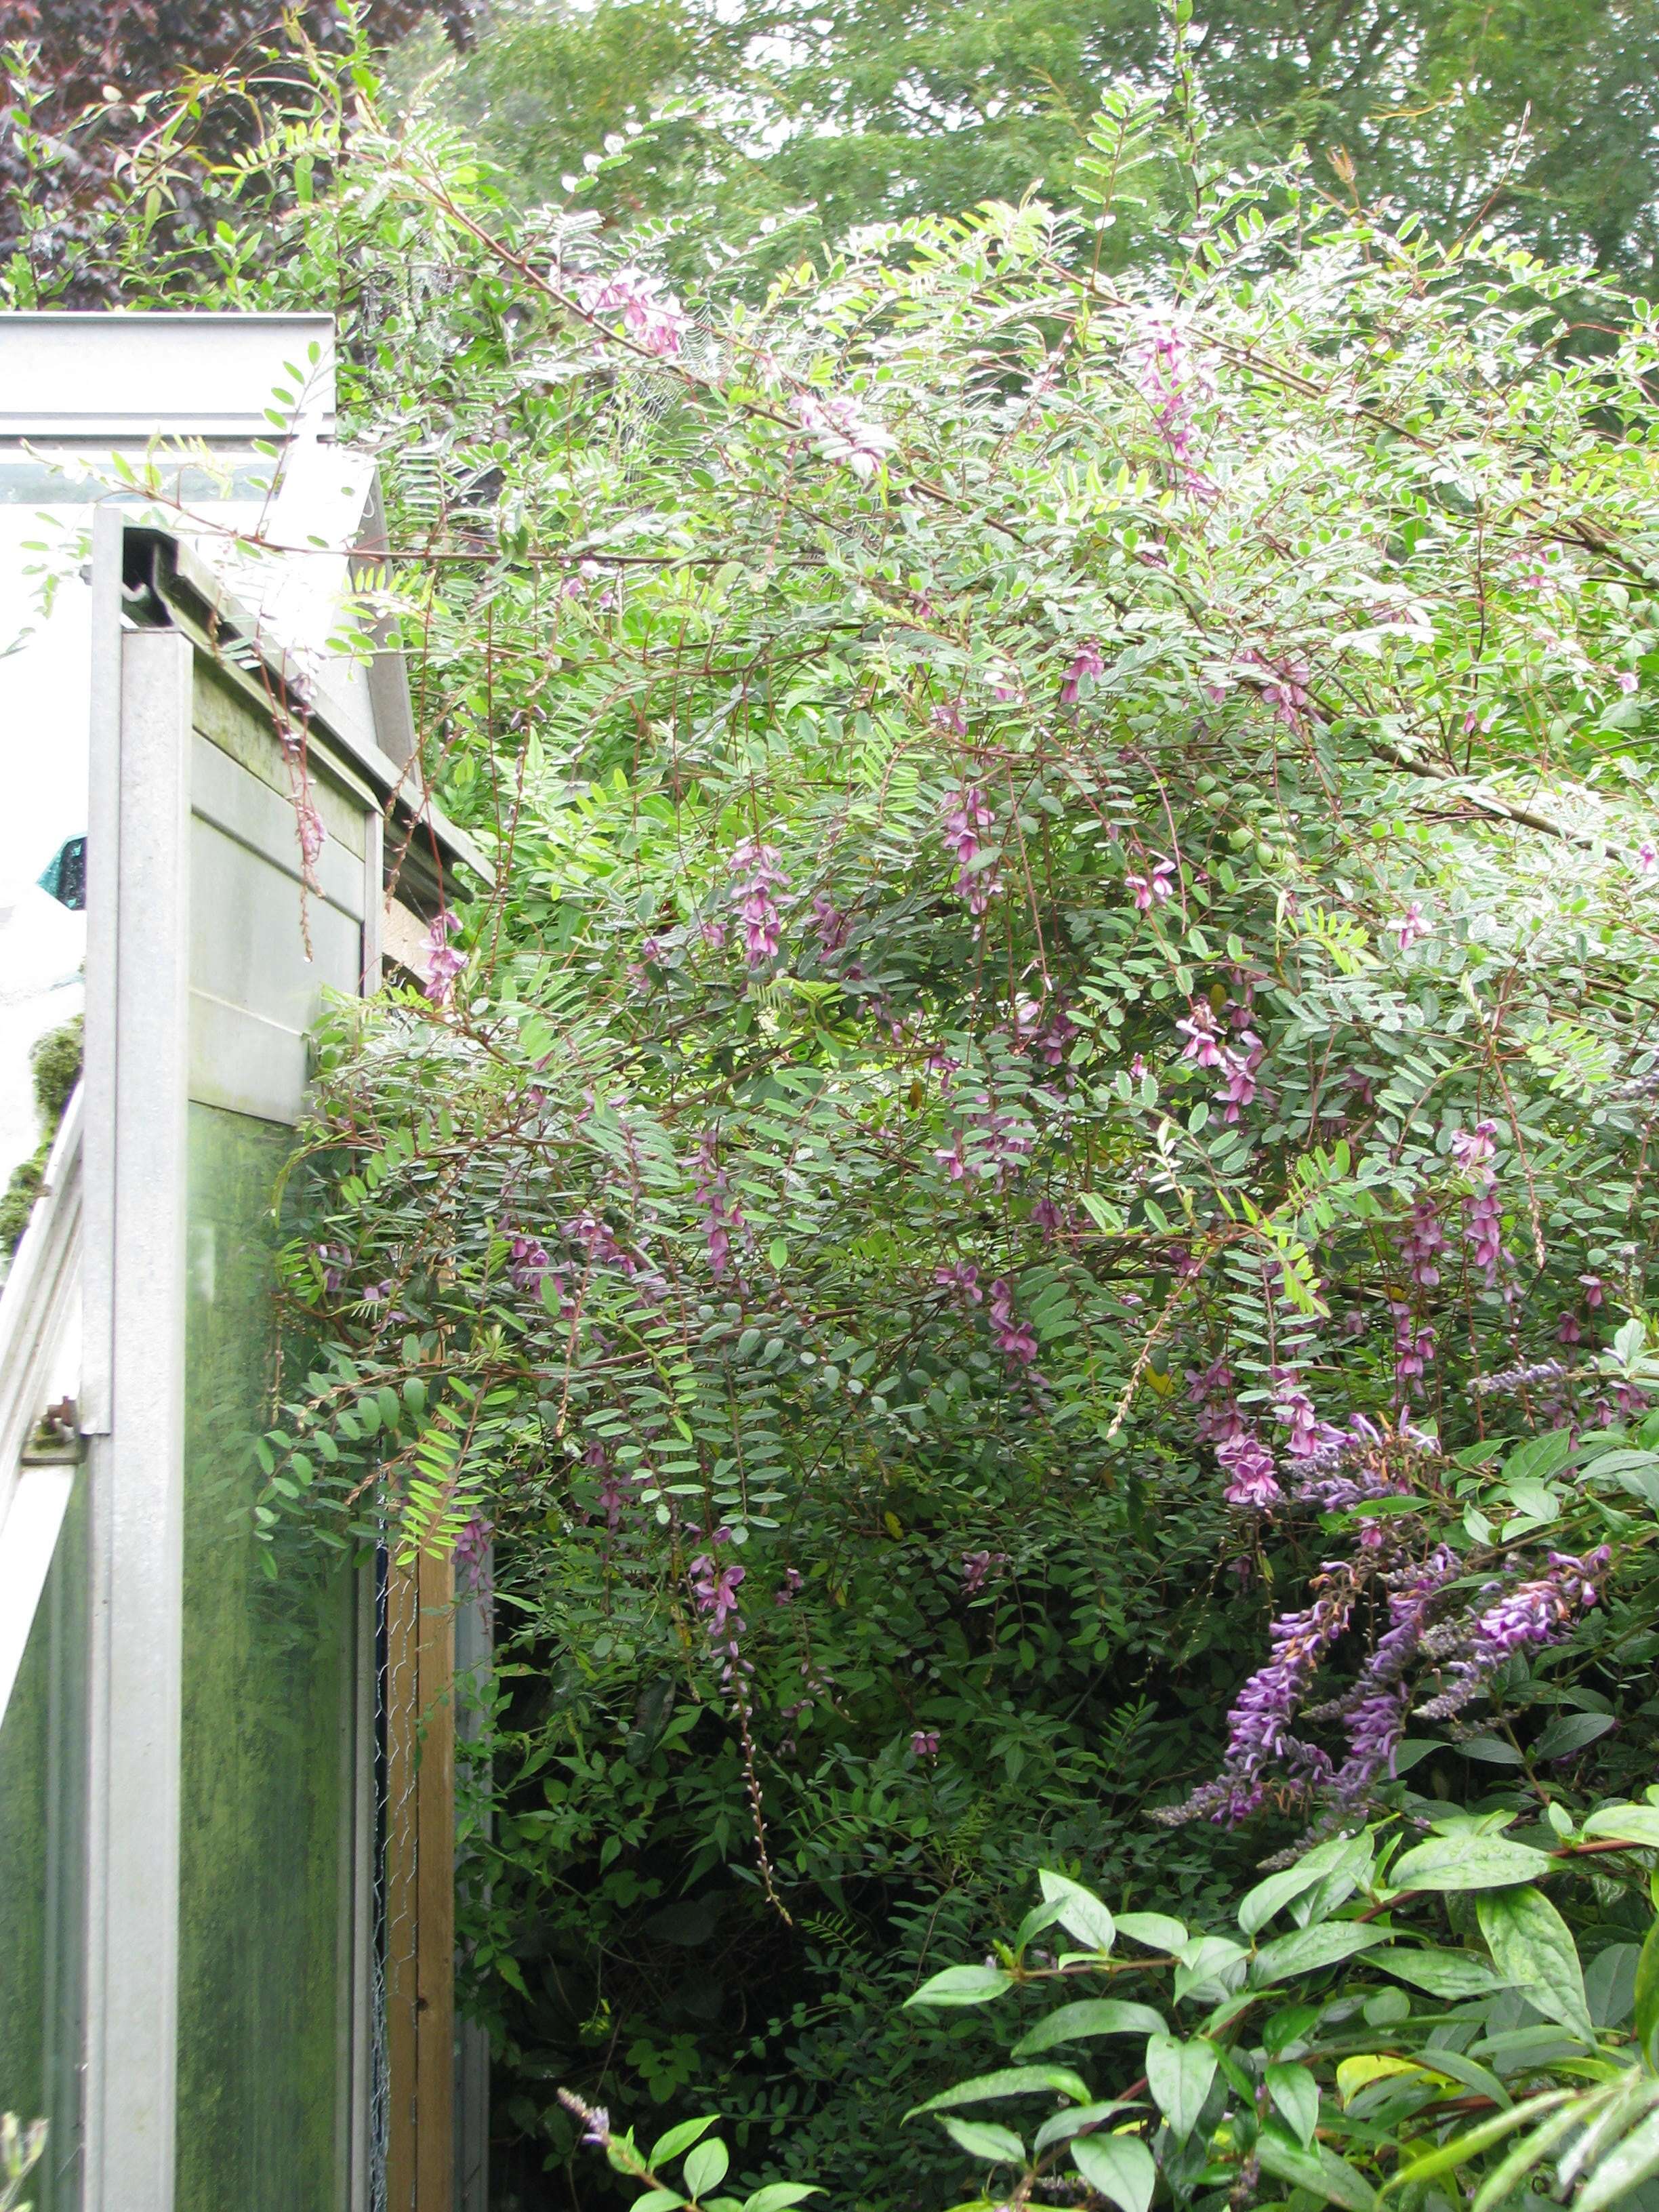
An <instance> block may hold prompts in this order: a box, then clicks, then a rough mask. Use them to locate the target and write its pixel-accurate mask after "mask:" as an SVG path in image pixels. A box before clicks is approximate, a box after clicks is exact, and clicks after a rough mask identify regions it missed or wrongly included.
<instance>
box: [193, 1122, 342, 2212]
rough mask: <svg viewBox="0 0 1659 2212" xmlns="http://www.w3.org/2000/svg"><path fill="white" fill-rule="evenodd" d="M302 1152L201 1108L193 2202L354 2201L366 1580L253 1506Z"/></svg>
mask: <svg viewBox="0 0 1659 2212" xmlns="http://www.w3.org/2000/svg"><path fill="white" fill-rule="evenodd" d="M293 1143H294V1138H293V1133H292V1132H291V1131H290V1130H288V1129H286V1128H283V1127H280V1126H277V1125H276V1124H273V1123H271V1122H268V1121H256V1120H253V1119H252V1118H250V1117H249V1116H247V1115H240V1114H232V1113H228V1112H225V1111H223V1110H222V1109H219V1108H217V1107H211V1106H204V1105H197V1104H193V1105H192V1106H191V1109H190V1187H189V1262H188V1265H189V1280H188V1285H187V1294H186V1295H187V1307H186V1324H185V1400H186V1402H185V1563H184V1566H185V1590H184V1717H183V1747H182V1748H183V1776H182V1821H181V1836H180V1869H179V2132H178V2193H177V2204H178V2208H179V2212H225V2208H226V2207H228V2206H232V2205H234V2206H235V2207H236V2212H328V2208H333V2207H337V2206H339V2205H340V2204H342V2203H343V2197H344V2191H345V2158H346V2134H345V2124H346V2097H347V2084H348V2081H349V2063H348V2059H349V2052H348V2038H349V1989H350V1966H349V1954H350V1917H349V1896H350V1864H349V1859H350V1848H349V1838H350V1835H351V1829H352V1820H351V1808H350V1802H349V1793H350V1788H351V1780H350V1777H351V1771H352V1760H351V1741H350V1716H351V1708H352V1699H351V1650H352V1634H351V1628H352V1589H353V1584H352V1581H351V1577H350V1576H349V1573H348V1571H346V1570H345V1568H344V1567H343V1565H341V1564H339V1563H337V1561H336V1560H335V1559H333V1557H332V1555H331V1554H329V1553H325V1552H324V1551H323V1550H322V1549H321V1548H320V1547H319V1546H318V1545H316V1544H315V1542H314V1541H310V1540H308V1539H307V1537H306V1536H305V1534H303V1531H302V1530H301V1529H300V1528H297V1527H295V1526H294V1525H293V1524H280V1523H279V1524H276V1526H275V1528H274V1531H273V1541H271V1542H270V1543H269V1544H266V1543H262V1542H260V1541H258V1537H257V1536H256V1534H255V1529H254V1525H253V1521H252V1506H253V1503H254V1500H255V1497H256V1495H257V1492H258V1486H259V1481H260V1477H259V1474H258V1467H257V1463H256V1462H255V1461H254V1459H253V1456H252V1437H253V1436H254V1434H255V1433H256V1432H257V1431H259V1430H260V1429H261V1428H263V1427H264V1426H265V1425H267V1420H268V1402H269V1393H270V1387H271V1383H272V1378H273V1374H274V1368H275V1360H276V1328H275V1322H274V1306H273V1291H274V1281H275V1278H274V1256H275V1249H276V1242H277V1237H276V1229H275V1226H274V1225H273V1223H272V1219H271V1204H272V1198H273V1194H274V1192H275V1190H276V1185H277V1181H278V1177H279V1176H280V1173H281V1170H282V1169H283V1164H284V1162H285V1160H286V1159H287V1158H288V1156H289V1153H290V1152H291V1151H292V1148H293ZM268 1570H274V1572H272V1571H268Z"/></svg>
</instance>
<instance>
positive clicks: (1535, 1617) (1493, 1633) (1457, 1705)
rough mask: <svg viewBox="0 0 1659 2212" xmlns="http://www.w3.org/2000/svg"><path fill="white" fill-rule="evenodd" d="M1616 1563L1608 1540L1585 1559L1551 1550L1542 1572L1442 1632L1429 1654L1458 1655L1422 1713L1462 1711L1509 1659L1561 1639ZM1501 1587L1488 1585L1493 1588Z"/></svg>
mask: <svg viewBox="0 0 1659 2212" xmlns="http://www.w3.org/2000/svg"><path fill="white" fill-rule="evenodd" d="M1612 1564H1613V1553H1612V1552H1611V1550H1610V1549H1609V1548H1608V1547H1607V1545H1605V1544H1601V1545H1598V1546H1597V1547H1596V1548H1595V1550H1594V1551H1593V1552H1589V1553H1585V1555H1584V1556H1583V1558H1582V1559H1578V1558H1575V1557H1574V1556H1573V1554H1572V1553H1568V1552H1552V1553H1550V1554H1549V1562H1548V1565H1547V1570H1546V1571H1545V1572H1544V1573H1543V1574H1541V1575H1540V1576H1537V1577H1534V1579H1533V1580H1532V1581H1530V1582H1523V1583H1516V1586H1515V1588H1514V1589H1511V1590H1508V1591H1506V1592H1505V1593H1504V1595H1503V1596H1501V1597H1500V1598H1498V1600H1497V1601H1496V1602H1495V1603H1493V1604H1492V1605H1489V1606H1487V1607H1486V1609H1485V1610H1484V1611H1483V1612H1482V1613H1480V1614H1478V1615H1477V1616H1476V1618H1475V1619H1474V1621H1473V1622H1466V1623H1464V1624H1463V1625H1462V1626H1461V1627H1459V1626H1453V1627H1451V1628H1449V1629H1446V1630H1441V1631H1439V1632H1437V1641H1436V1643H1435V1647H1434V1650H1432V1652H1431V1654H1430V1656H1432V1657H1435V1658H1444V1657H1449V1656H1452V1657H1453V1663H1452V1666H1451V1668H1450V1674H1451V1679H1450V1680H1449V1683H1448V1685H1447V1686H1446V1687H1445V1688H1444V1689H1443V1691H1441V1692H1440V1693H1439V1694H1438V1696H1437V1697H1433V1698H1431V1699H1429V1700H1428V1702H1427V1703H1426V1704H1425V1705H1419V1707H1418V1708H1417V1711H1418V1712H1419V1716H1420V1717H1422V1718H1423V1719H1425V1720H1444V1719H1446V1718H1447V1717H1449V1715H1451V1714H1453V1713H1456V1712H1461V1711H1462V1709H1463V1707H1464V1706H1465V1705H1468V1703H1469V1701H1470V1699H1473V1698H1474V1697H1475V1696H1476V1695H1477V1694H1478V1693H1479V1692H1480V1689H1481V1688H1482V1687H1483V1686H1484V1685H1485V1684H1486V1681H1487V1680H1488V1679H1489V1677H1490V1676H1492V1674H1495V1673H1496V1672H1497V1670H1498V1668H1499V1667H1501V1666H1502V1665H1503V1664H1504V1661H1505V1660H1507V1659H1513V1658H1514V1657H1515V1656H1516V1654H1517V1653H1519V1652H1522V1651H1535V1650H1541V1649H1542V1648H1543V1647H1544V1646H1545V1645H1546V1644H1559V1642H1560V1640H1561V1638H1563V1637H1564V1636H1565V1634H1566V1632H1567V1631H1568V1629H1569V1628H1570V1627H1571V1626H1572V1624H1573V1622H1574V1621H1575V1620H1577V1618H1578V1617H1579V1615H1580V1614H1581V1613H1584V1612H1585V1611H1587V1610H1588V1608H1589V1607H1591V1606H1593V1605H1594V1604H1595V1602H1596V1601H1597V1598H1598V1597H1599V1595H1600V1592H1601V1583H1602V1582H1603V1581H1604V1580H1605V1578H1606V1576H1607V1569H1608V1568H1609V1567H1610V1566H1611V1565H1612ZM1496 1587H1497V1585H1496V1584H1489V1585H1488V1589H1494V1588H1496ZM1425 1648H1426V1647H1425ZM1454 1654H1455V1656H1453V1655H1454Z"/></svg>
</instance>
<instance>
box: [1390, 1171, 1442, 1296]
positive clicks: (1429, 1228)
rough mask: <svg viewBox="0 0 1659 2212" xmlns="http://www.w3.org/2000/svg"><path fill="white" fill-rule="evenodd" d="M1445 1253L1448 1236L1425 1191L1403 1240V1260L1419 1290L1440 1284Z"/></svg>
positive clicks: (1417, 1202) (1401, 1253) (1401, 1243)
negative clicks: (1441, 1264)
mask: <svg viewBox="0 0 1659 2212" xmlns="http://www.w3.org/2000/svg"><path fill="white" fill-rule="evenodd" d="M1444 1249H1446V1232H1445V1231H1444V1230H1443V1228H1442V1227H1441V1225H1440V1216H1439V1213H1438V1212H1437V1209H1436V1206H1435V1202H1434V1200H1433V1199H1432V1198H1431V1197H1430V1196H1429V1194H1428V1193H1427V1192H1426V1191H1425V1192H1422V1193H1420V1194H1419V1196H1418V1198H1417V1200H1415V1202H1414V1203H1413V1206H1412V1211H1411V1218H1410V1219H1409V1220H1408V1221H1407V1224H1406V1226H1405V1228H1404V1230H1403V1231H1401V1237H1400V1256H1401V1259H1402V1260H1403V1261H1405V1263H1406V1272H1407V1275H1409V1277H1410V1278H1411V1279H1412V1281H1413V1283H1415V1284H1416V1285H1417V1286H1418V1288H1419V1290H1425V1291H1431V1290H1433V1289H1434V1288H1435V1286H1436V1285H1437V1284H1438V1282H1439V1280H1440V1255H1441V1254H1442V1252H1443V1251H1444Z"/></svg>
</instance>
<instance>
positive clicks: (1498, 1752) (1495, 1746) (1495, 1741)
mask: <svg viewBox="0 0 1659 2212" xmlns="http://www.w3.org/2000/svg"><path fill="white" fill-rule="evenodd" d="M1457 1749H1458V1750H1459V1751H1460V1752H1461V1753H1462V1756H1463V1757H1464V1758H1465V1759H1478V1760H1479V1761H1480V1765H1482V1766H1519V1765H1521V1763H1522V1760H1521V1754H1520V1753H1519V1752H1518V1751H1517V1750H1516V1747H1515V1746H1514V1745H1513V1744H1512V1743H1510V1742H1509V1741H1506V1739H1505V1738H1504V1737H1503V1736H1501V1735H1468V1736H1465V1737H1464V1739H1463V1741H1462V1743H1460V1744H1459V1745H1458V1746H1457Z"/></svg>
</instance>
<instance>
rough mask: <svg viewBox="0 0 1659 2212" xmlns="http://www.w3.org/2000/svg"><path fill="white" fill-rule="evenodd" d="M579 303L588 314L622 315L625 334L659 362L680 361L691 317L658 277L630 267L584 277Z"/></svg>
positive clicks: (577, 297)
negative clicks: (657, 358)
mask: <svg viewBox="0 0 1659 2212" xmlns="http://www.w3.org/2000/svg"><path fill="white" fill-rule="evenodd" d="M576 303H577V305H578V306H579V307H580V309H581V311H582V313H583V314H585V315H592V316H596V317H597V316H599V315H620V316H621V317H622V328H623V335H624V336H625V337H629V338H630V339H631V340H632V341H633V343H635V345H637V346H641V347H642V348H643V349H644V350H645V351H646V352H647V353H650V354H655V355H656V356H658V357H659V359H660V360H664V361H675V360H678V357H679V354H680V349H681V346H682V343H683V342H684V337H685V332H686V330H687V328H688V326H689V322H690V318H689V317H688V316H687V314H686V312H685V310H684V307H681V305H680V303H679V301H678V300H677V299H676V298H675V297H674V295H673V294H672V293H671V292H670V291H667V290H665V289H664V286H663V282H662V279H661V278H660V277H659V276H647V275H646V273H645V271H644V270H641V269H631V268H630V269H615V270H611V271H610V272H609V273H608V274H607V275H605V276H585V277H584V278H583V279H582V281H581V283H580V284H579V285H578V286H577V288H576Z"/></svg>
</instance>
